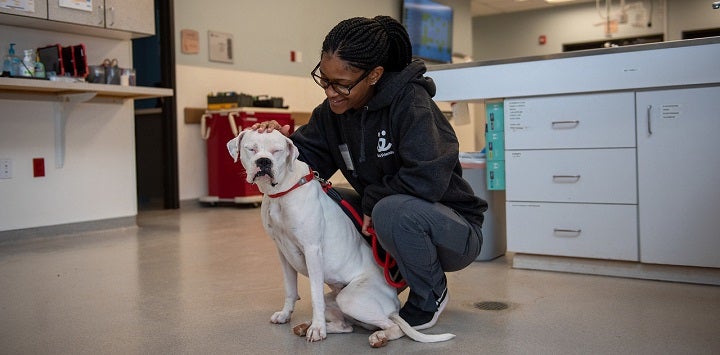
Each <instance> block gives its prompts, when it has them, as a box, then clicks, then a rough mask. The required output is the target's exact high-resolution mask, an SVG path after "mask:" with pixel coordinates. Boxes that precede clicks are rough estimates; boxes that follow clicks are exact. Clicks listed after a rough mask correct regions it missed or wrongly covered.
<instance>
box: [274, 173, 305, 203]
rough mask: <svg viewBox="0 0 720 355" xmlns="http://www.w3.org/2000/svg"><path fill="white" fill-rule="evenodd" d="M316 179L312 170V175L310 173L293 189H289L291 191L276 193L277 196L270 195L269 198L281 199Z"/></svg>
mask: <svg viewBox="0 0 720 355" xmlns="http://www.w3.org/2000/svg"><path fill="white" fill-rule="evenodd" d="M314 178H315V172H314V171H313V170H312V169H310V173H308V174H307V175H305V176H303V177H301V178H300V180H298V182H296V183H295V185H293V186H292V187H291V188H289V189H287V190H285V191H283V192H278V193H276V194H272V195H268V197H270V198H278V197H281V196H285V195H287V194H288V193H289V192H290V191H292V190H295V189H297V188H298V187H300V186H302V185H305V184H307V183H308V182H309V181H312V180H313V179H314Z"/></svg>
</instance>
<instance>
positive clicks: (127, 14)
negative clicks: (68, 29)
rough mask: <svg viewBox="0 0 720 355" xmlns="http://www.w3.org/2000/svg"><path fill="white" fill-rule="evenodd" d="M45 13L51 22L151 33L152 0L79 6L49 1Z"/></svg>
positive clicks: (107, 0) (96, 1)
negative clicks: (80, 7) (79, 7)
mask: <svg viewBox="0 0 720 355" xmlns="http://www.w3.org/2000/svg"><path fill="white" fill-rule="evenodd" d="M36 2H38V1H36ZM47 14H48V19H49V20H53V21H61V22H68V23H72V24H79V25H85V26H94V27H100V28H107V29H112V30H118V31H126V32H134V33H141V34H148V35H152V34H154V33H155V11H154V3H153V0H105V1H103V0H94V1H91V2H90V3H89V4H88V6H87V7H86V8H82V9H78V8H74V7H68V6H64V5H63V4H62V1H61V0H49V1H48V4H47Z"/></svg>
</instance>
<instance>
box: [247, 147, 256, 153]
mask: <svg viewBox="0 0 720 355" xmlns="http://www.w3.org/2000/svg"><path fill="white" fill-rule="evenodd" d="M245 149H247V150H248V151H250V153H257V148H255V147H245Z"/></svg>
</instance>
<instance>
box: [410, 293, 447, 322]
mask: <svg viewBox="0 0 720 355" xmlns="http://www.w3.org/2000/svg"><path fill="white" fill-rule="evenodd" d="M447 303H448V292H447V289H445V297H443V300H442V302H440V305H439V306H438V310H437V311H436V312H435V314H433V317H432V319H431V320H430V321H429V322H427V323H425V324H420V325H416V326H414V327H413V328H414V329H415V330H423V329H428V328H430V327H432V326H434V325H435V323H437V320H438V318H440V313H442V312H443V311H444V310H445V306H446V305H447Z"/></svg>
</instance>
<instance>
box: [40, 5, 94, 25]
mask: <svg viewBox="0 0 720 355" xmlns="http://www.w3.org/2000/svg"><path fill="white" fill-rule="evenodd" d="M36 2H37V1H36ZM48 19H50V20H53V21H61V22H69V23H74V24H78V25H86V26H95V27H105V6H104V4H103V1H102V0H95V1H91V2H90V3H87V4H86V3H82V4H81V3H77V2H72V1H68V2H65V1H62V0H49V1H48Z"/></svg>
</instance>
